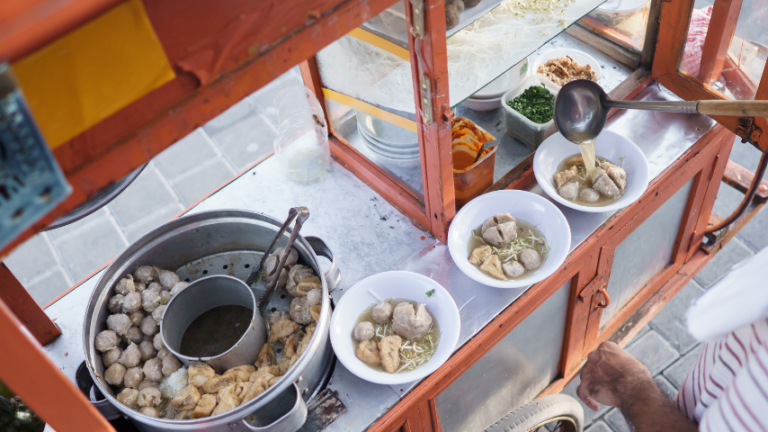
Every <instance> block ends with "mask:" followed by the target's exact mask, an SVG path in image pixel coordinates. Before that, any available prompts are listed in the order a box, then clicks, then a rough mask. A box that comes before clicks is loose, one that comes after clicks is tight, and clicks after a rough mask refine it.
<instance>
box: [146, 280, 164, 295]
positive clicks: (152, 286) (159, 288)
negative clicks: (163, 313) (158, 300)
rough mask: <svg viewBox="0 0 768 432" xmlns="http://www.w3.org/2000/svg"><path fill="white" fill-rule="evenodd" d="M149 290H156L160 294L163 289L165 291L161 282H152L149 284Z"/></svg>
mask: <svg viewBox="0 0 768 432" xmlns="http://www.w3.org/2000/svg"><path fill="white" fill-rule="evenodd" d="M146 290H147V291H154V292H156V293H158V294H160V292H161V291H163V286H162V285H160V282H152V283H151V284H149V285H147V289H146Z"/></svg>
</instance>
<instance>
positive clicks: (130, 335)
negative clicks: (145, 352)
mask: <svg viewBox="0 0 768 432" xmlns="http://www.w3.org/2000/svg"><path fill="white" fill-rule="evenodd" d="M143 340H144V335H143V334H142V333H141V330H139V328H138V327H136V326H132V327H131V328H129V329H128V331H127V332H125V335H124V336H123V343H125V344H130V343H135V344H140V343H141V341H143Z"/></svg>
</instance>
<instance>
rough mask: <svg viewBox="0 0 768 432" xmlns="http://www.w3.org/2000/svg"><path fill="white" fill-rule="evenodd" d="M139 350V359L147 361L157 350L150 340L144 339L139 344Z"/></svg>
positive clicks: (155, 354) (153, 356)
mask: <svg viewBox="0 0 768 432" xmlns="http://www.w3.org/2000/svg"><path fill="white" fill-rule="evenodd" d="M139 352H140V353H141V361H147V360H149V359H153V358H155V356H157V350H155V347H154V346H153V345H152V342H150V341H144V342H142V343H140V344H139Z"/></svg>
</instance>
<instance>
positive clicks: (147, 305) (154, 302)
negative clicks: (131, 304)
mask: <svg viewBox="0 0 768 432" xmlns="http://www.w3.org/2000/svg"><path fill="white" fill-rule="evenodd" d="M158 306H160V293H158V292H155V291H152V290H146V291H144V294H142V300H141V307H142V308H144V310H145V311H147V312H153V311H154V310H155V309H157V307H158Z"/></svg>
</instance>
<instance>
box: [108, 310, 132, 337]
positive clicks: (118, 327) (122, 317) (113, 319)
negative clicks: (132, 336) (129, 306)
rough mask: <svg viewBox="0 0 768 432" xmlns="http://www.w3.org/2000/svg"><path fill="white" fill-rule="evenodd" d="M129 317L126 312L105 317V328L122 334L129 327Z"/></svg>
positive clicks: (126, 331)
mask: <svg viewBox="0 0 768 432" xmlns="http://www.w3.org/2000/svg"><path fill="white" fill-rule="evenodd" d="M131 324H132V323H131V319H130V318H128V315H126V314H114V315H110V316H108V317H107V328H109V329H110V330H112V331H114V332H115V333H117V334H119V335H120V336H123V335H124V334H126V333H128V329H130V328H131Z"/></svg>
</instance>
